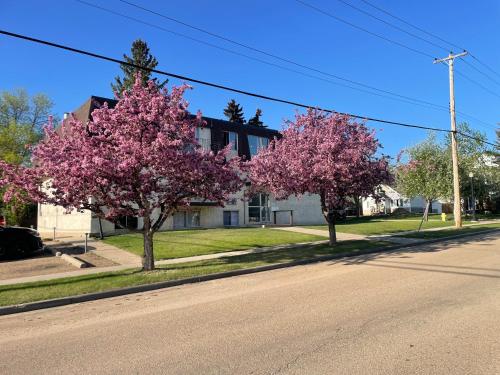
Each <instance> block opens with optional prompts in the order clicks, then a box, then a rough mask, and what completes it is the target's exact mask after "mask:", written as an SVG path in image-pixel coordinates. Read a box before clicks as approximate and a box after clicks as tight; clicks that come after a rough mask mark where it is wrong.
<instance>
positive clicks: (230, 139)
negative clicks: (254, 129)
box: [223, 132, 238, 152]
mask: <svg viewBox="0 0 500 375" xmlns="http://www.w3.org/2000/svg"><path fill="white" fill-rule="evenodd" d="M223 143H224V147H226V146H227V145H228V144H230V143H231V151H234V152H238V133H236V132H224V142H223Z"/></svg>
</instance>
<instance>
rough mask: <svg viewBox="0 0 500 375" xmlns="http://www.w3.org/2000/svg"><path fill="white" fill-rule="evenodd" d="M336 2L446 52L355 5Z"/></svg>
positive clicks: (343, 0)
mask: <svg viewBox="0 0 500 375" xmlns="http://www.w3.org/2000/svg"><path fill="white" fill-rule="evenodd" d="M337 1H339V2H341V3H342V4H344V5H347V6H348V7H350V8H352V9H354V10H357V11H358V12H360V13H363V14H365V15H367V16H368V17H371V18H373V19H376V20H377V21H379V22H382V23H383V24H385V25H387V26H390V27H392V28H393V29H396V30H398V31H400V32H402V33H405V34H407V35H410V36H411V37H413V38H415V39H418V40H421V41H423V42H426V43H428V44H430V45H432V46H434V47H437V48H439V49H442V50H445V51H448V48H446V47H443V46H442V45H440V44H437V43H434V42H433V41H431V40H429V39H425V38H422V37H421V36H419V35H417V34H414V33H412V32H410V31H408V30H405V29H403V28H402V27H399V26H397V25H395V24H393V23H391V22H388V21H386V20H384V19H382V18H380V17H377V16H376V15H374V14H373V13H370V12H367V11H366V10H364V9H361V8H359V7H357V6H355V5H353V4H351V3H349V2H348V1H345V0H337Z"/></svg>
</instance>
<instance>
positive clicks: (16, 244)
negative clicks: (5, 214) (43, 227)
mask: <svg viewBox="0 0 500 375" xmlns="http://www.w3.org/2000/svg"><path fill="white" fill-rule="evenodd" d="M41 250H43V242H42V239H41V238H40V234H39V233H38V232H37V231H36V230H34V229H31V228H23V227H7V226H5V227H3V226H0V258H12V257H22V256H26V255H30V254H32V253H34V252H36V251H41Z"/></svg>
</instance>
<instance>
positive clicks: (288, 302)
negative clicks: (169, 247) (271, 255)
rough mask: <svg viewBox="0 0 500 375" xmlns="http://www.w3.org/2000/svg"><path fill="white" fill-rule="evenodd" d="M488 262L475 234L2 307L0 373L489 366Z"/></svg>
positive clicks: (498, 354)
mask: <svg viewBox="0 0 500 375" xmlns="http://www.w3.org/2000/svg"><path fill="white" fill-rule="evenodd" d="M479 239H480V240H479ZM499 265H500V236H499V235H498V234H485V235H482V236H481V237H479V236H477V237H476V238H475V239H474V240H472V239H467V240H464V239H463V240H460V241H459V240H457V241H455V242H448V243H446V244H444V243H441V244H434V245H430V244H427V245H421V246H419V247H413V248H411V250H409V249H408V250H407V251H394V252H391V253H385V254H372V255H369V256H368V255H367V256H360V257H356V258H349V259H344V260H339V261H334V262H323V263H319V264H314V265H308V266H300V267H293V268H288V269H281V270H276V271H271V272H264V273H259V274H251V275H246V276H240V277H233V278H228V279H222V280H216V281H211V282H205V283H200V284H193V285H185V286H182V287H177V288H171V289H166V290H161V291H154V292H147V293H141V294H135V295H129V296H123V297H117V298H112V299H107V300H100V301H95V302H88V303H83V304H78V305H70V306H65V307H60V308H54V309H49V310H43V311H33V312H28V313H23V314H18V315H11V316H4V317H0V332H2V335H0V373H5V374H33V373H36V374H47V373H50V374H118V373H120V374H349V375H351V374H498V373H500V339H499V334H498V327H499V326H500V266H499Z"/></svg>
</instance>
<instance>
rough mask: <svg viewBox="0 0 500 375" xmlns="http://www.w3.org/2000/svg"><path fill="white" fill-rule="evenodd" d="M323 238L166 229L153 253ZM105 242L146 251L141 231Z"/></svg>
mask: <svg viewBox="0 0 500 375" xmlns="http://www.w3.org/2000/svg"><path fill="white" fill-rule="evenodd" d="M321 240H326V238H325V237H322V236H315V235H311V234H303V233H294V232H287V231H283V230H277V229H270V228H238V229H224V228H218V229H195V230H180V231H166V232H158V233H156V234H155V236H154V254H155V259H156V260H160V259H172V258H182V257H189V256H195V255H205V254H215V253H221V252H226V251H233V250H244V249H250V248H259V247H266V246H275V245H282V244H293V243H299V242H312V241H321ZM104 242H105V243H108V244H110V245H113V246H116V247H119V248H120V249H123V250H126V251H130V252H131V253H134V254H137V255H139V256H141V255H142V252H143V239H142V235H141V234H140V233H130V234H124V235H120V236H112V237H108V238H106V239H105V240H104Z"/></svg>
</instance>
